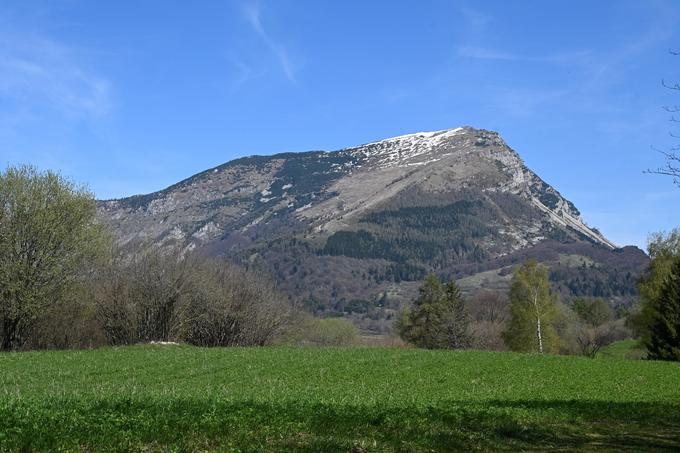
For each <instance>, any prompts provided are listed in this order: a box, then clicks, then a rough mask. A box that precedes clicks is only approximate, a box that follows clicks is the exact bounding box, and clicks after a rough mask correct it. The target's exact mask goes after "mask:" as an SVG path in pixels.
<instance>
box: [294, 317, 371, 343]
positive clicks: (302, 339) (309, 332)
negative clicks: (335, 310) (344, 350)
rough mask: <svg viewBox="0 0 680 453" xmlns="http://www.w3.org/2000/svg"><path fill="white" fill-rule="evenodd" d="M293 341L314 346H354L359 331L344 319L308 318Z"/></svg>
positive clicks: (357, 339)
mask: <svg viewBox="0 0 680 453" xmlns="http://www.w3.org/2000/svg"><path fill="white" fill-rule="evenodd" d="M293 341H294V342H296V343H299V344H303V345H304V344H311V345H315V346H354V345H357V344H358V343H359V330H358V329H357V328H356V326H355V325H354V324H352V323H351V322H350V321H348V320H346V319H341V318H328V319H318V318H309V319H307V320H306V322H305V323H303V324H302V327H301V331H300V332H299V333H298V335H297V337H296V338H294V339H293Z"/></svg>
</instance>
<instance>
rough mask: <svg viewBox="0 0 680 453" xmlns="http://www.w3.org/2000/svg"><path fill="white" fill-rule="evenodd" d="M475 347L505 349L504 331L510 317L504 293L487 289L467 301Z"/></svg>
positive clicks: (473, 345)
mask: <svg viewBox="0 0 680 453" xmlns="http://www.w3.org/2000/svg"><path fill="white" fill-rule="evenodd" d="M467 308H468V312H469V313H470V317H471V318H472V319H471V322H470V331H471V334H472V347H473V348H474V349H490V350H504V349H506V347H505V342H504V341H503V337H502V335H501V334H502V333H503V331H504V330H505V324H506V322H507V320H508V318H509V310H508V299H507V297H506V296H505V295H504V294H500V293H497V292H491V291H485V292H482V293H480V294H478V295H476V296H474V297H471V298H469V299H468V301H467Z"/></svg>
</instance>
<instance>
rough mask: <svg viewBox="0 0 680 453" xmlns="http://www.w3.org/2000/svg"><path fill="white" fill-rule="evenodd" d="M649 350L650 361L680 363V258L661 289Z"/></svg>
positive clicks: (653, 320) (651, 330) (648, 345)
mask: <svg viewBox="0 0 680 453" xmlns="http://www.w3.org/2000/svg"><path fill="white" fill-rule="evenodd" d="M647 350H648V352H649V358H650V359H654V360H672V361H676V362H677V361H680V257H678V258H676V259H675V260H674V262H673V266H672V268H671V271H670V274H669V275H668V277H667V278H666V281H665V282H664V285H663V287H662V288H661V293H660V295H659V300H658V305H657V309H656V311H655V314H654V317H653V318H652V323H651V326H650V338H649V342H648V343H647Z"/></svg>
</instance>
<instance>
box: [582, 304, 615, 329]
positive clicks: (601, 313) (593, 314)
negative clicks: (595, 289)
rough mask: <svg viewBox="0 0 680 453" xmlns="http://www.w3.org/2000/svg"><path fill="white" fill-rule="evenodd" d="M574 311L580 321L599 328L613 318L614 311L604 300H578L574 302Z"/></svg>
mask: <svg viewBox="0 0 680 453" xmlns="http://www.w3.org/2000/svg"><path fill="white" fill-rule="evenodd" d="M574 311H575V312H576V314H577V315H578V317H579V318H581V320H582V321H584V322H587V323H588V324H590V325H591V326H593V327H599V326H601V325H603V324H604V323H606V322H608V321H611V320H612V319H613V318H614V311H613V310H612V309H611V307H610V306H609V304H608V303H607V301H606V300H604V299H599V298H595V299H590V298H585V297H582V298H578V299H576V300H574Z"/></svg>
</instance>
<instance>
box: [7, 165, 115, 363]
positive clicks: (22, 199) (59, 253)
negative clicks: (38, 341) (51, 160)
mask: <svg viewBox="0 0 680 453" xmlns="http://www.w3.org/2000/svg"><path fill="white" fill-rule="evenodd" d="M96 214H97V207H96V203H95V200H94V197H93V195H92V194H91V193H90V192H89V191H87V190H86V189H85V188H83V187H80V186H76V185H75V184H74V183H72V182H71V181H68V180H67V179H65V178H63V177H62V176H60V175H59V174H58V173H55V172H51V171H47V172H40V171H38V170H37V169H36V168H35V167H31V166H21V167H8V168H7V169H6V170H5V172H4V173H0V335H1V337H0V340H1V341H0V350H14V349H19V348H21V347H22V346H23V345H24V344H25V343H26V341H27V340H28V338H29V336H30V334H31V329H32V327H33V325H34V323H35V321H36V319H38V317H39V316H40V315H41V314H42V313H43V312H44V311H45V310H46V309H48V308H50V307H52V306H54V305H55V304H59V303H60V302H61V301H62V300H63V298H64V296H65V295H66V294H67V293H68V291H69V289H71V288H72V287H73V285H74V284H75V283H76V282H77V281H78V279H79V278H80V277H82V276H83V274H84V272H85V271H86V270H87V269H88V265H87V264H88V262H91V261H92V260H93V259H95V258H96V257H97V256H98V255H99V253H100V251H101V250H102V249H103V247H104V245H105V243H106V241H107V240H108V234H107V233H106V230H105V228H104V227H103V225H102V224H100V223H99V222H98V221H97V218H96Z"/></svg>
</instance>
